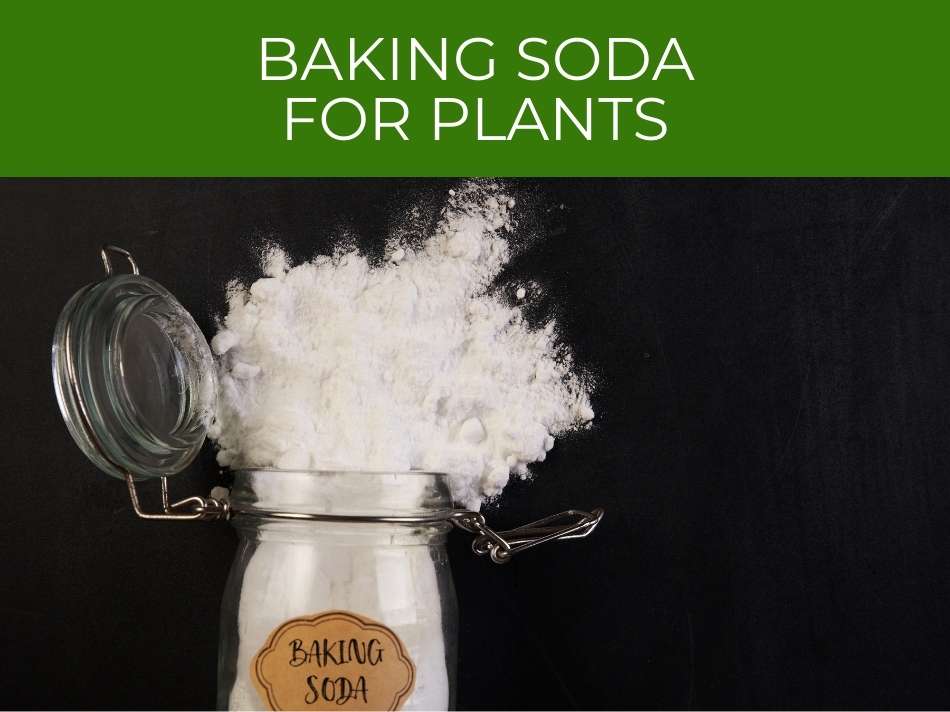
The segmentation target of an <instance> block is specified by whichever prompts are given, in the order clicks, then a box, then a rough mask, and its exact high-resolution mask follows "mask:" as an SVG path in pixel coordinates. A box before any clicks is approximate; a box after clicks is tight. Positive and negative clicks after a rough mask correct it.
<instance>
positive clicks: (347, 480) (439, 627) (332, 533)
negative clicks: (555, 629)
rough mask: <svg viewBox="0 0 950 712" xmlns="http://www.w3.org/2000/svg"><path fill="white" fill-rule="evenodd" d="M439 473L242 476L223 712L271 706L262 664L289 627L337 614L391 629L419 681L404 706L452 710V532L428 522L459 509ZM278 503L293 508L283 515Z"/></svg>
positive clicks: (226, 608) (223, 649)
mask: <svg viewBox="0 0 950 712" xmlns="http://www.w3.org/2000/svg"><path fill="white" fill-rule="evenodd" d="M288 477H289V479H288ZM438 477H440V476H438V475H428V474H416V473H412V474H405V473H402V474H397V475H383V474H380V473H370V474H367V473H332V474H331V473H299V472H298V473H292V474H290V475H289V476H288V474H287V473H281V472H276V471H268V472H262V471H248V472H245V473H238V475H237V482H236V486H235V489H234V490H233V494H232V505H233V506H234V507H235V509H236V511H238V512H239V513H238V514H237V515H236V516H235V518H234V520H233V522H234V525H235V528H236V529H237V531H238V535H239V547H238V551H237V554H236V557H235V560H234V564H233V566H232V569H231V574H230V577H229V579H228V583H227V587H226V590H225V594H224V598H223V601H222V610H221V638H220V648H219V665H218V706H219V708H222V709H235V710H245V709H248V710H250V709H255V710H256V709H262V708H265V709H266V708H267V707H268V706H269V705H268V703H267V701H266V700H264V699H262V696H261V692H260V690H259V687H257V686H256V684H255V680H254V671H253V667H254V665H255V656H257V655H258V653H259V651H261V649H262V648H263V647H264V646H265V644H266V643H267V641H268V639H269V637H270V636H271V635H272V633H274V631H275V630H277V629H278V628H280V627H281V626H282V625H283V624H285V623H286V622H287V621H290V620H292V619H297V618H301V617H306V616H317V615H319V614H322V613H326V612H329V611H342V612H346V613H349V614H353V615H354V616H357V617H359V618H361V619H366V620H370V621H373V622H376V623H378V624H381V626H384V627H385V628H387V629H389V631H391V632H392V633H393V634H394V635H395V637H396V638H397V639H398V641H400V642H401V644H402V646H403V648H404V649H405V652H406V653H407V654H408V657H409V658H410V659H411V660H412V665H413V666H414V681H413V685H412V691H411V693H409V694H408V696H407V697H405V698H404V699H401V700H400V704H399V708H400V709H405V710H410V709H426V710H437V709H450V708H451V707H452V706H453V704H454V693H455V666H456V640H457V605H456V599H455V590H454V587H453V584H452V577H451V571H450V568H449V561H448V555H447V552H446V547H445V541H446V537H447V534H448V529H449V528H450V526H449V525H448V524H446V523H445V522H444V521H438V517H437V516H431V517H430V516H429V515H437V514H438V512H439V511H441V510H442V509H444V508H445V507H448V506H449V501H448V499H447V494H446V493H443V492H441V486H440V483H438V482H436V481H435V480H432V481H430V479H427V478H438ZM361 478H362V479H361ZM381 478H387V479H381ZM409 478H411V479H409ZM341 489H342V490H345V491H344V492H342V493H341ZM311 496H312V497H313V498H314V499H313V500H312V502H311V504H306V501H307V500H308V499H309V498H310V497H311ZM275 505H282V507H281V508H282V509H284V510H291V511H282V512H278V511H275V510H274V509H273V507H274V506H275ZM301 510H307V511H301ZM242 511H244V513H240V512H242ZM357 511H359V512H363V513H364V514H356V513H355V512H357ZM397 512H398V513H397ZM295 515H296V516H298V517H299V516H301V515H302V516H303V517H304V518H299V519H297V518H294V516H295ZM315 515H316V516H318V517H320V518H318V519H317V518H313V517H314V516H315ZM380 518H384V519H388V520H393V519H400V518H402V519H409V520H416V521H405V522H400V521H380ZM427 518H429V521H421V520H426V519H427ZM334 642H335V641H330V644H331V645H332V644H333V643H334ZM281 654H282V655H283V654H285V653H281ZM327 665H329V664H327ZM314 672H315V673H321V674H326V675H331V673H332V670H328V669H326V668H324V669H317V668H314ZM337 694H338V693H337ZM301 702H302V703H303V702H304V700H301ZM306 702H307V703H308V704H301V706H302V707H303V706H309V702H310V700H309V699H308V700H306ZM337 702H339V700H337ZM357 706H358V704H357ZM333 707H334V708H336V709H346V705H345V704H334V705H333Z"/></svg>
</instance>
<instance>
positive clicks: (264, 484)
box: [229, 468, 454, 519]
mask: <svg viewBox="0 0 950 712" xmlns="http://www.w3.org/2000/svg"><path fill="white" fill-rule="evenodd" d="M449 484H450V483H449V478H448V475H447V474H446V473H442V472H428V471H424V470H404V471H402V472H392V471H388V470H345V469H319V470H317V469H309V470H308V469H299V470H291V469H280V468H243V469H238V470H234V484H233V486H232V487H231V492H230V495H229V498H230V502H231V509H232V510H233V511H235V512H238V513H255V512H256V513H260V514H262V515H264V516H267V515H268V514H272V513H278V512H279V513H283V514H285V515H288V516H291V517H294V518H297V517H299V516H300V515H304V517H305V518H323V517H327V518H331V517H332V518H334V519H346V518H353V517H356V518H360V519H362V518H377V519H379V518H386V519H388V518H398V519H406V518H410V519H418V518H425V519H445V518H446V517H447V516H448V514H449V513H450V512H452V511H453V510H454V507H453V503H452V496H451V489H450V486H449Z"/></svg>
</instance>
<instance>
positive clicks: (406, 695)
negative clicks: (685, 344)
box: [52, 245, 603, 710]
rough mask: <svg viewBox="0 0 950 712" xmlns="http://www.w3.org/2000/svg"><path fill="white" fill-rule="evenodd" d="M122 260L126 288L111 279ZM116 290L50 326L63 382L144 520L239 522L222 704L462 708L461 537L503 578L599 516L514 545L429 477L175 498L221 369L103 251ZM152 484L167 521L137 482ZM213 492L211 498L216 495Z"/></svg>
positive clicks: (173, 312)
mask: <svg viewBox="0 0 950 712" xmlns="http://www.w3.org/2000/svg"><path fill="white" fill-rule="evenodd" d="M115 257H121V258H123V259H124V260H125V262H126V263H127V264H128V267H129V268H130V269H131V273H130V274H121V275H120V274H115V273H114V271H113V264H112V259H113V258H115ZM101 258H102V263H103V267H104V269H105V278H104V279H103V280H102V281H100V282H97V283H94V284H91V285H88V286H86V287H84V288H82V289H81V290H79V291H78V292H77V293H76V295H75V296H74V297H73V298H72V299H71V300H70V302H69V303H68V304H67V305H66V307H65V309H64V310H63V312H62V313H61V315H60V319H59V322H58V323H57V326H56V333H55V337H54V343H53V349H52V366H53V382H54V388H55V391H56V397H57V401H58V403H59V406H60V409H61V411H62V414H63V418H64V419H65V421H66V425H67V427H68V429H69V432H70V433H71V434H72V436H73V438H74V439H75V440H76V443H77V444H78V445H79V447H80V448H81V449H82V451H83V452H84V453H85V454H86V456H87V457H88V458H89V459H90V461H91V462H92V463H93V464H95V465H96V466H97V467H98V468H99V469H100V470H102V471H103V472H106V473H107V474H110V475H112V476H114V477H118V478H122V479H124V480H125V483H126V486H127V488H128V491H129V498H130V500H131V503H132V508H133V510H134V511H135V513H136V514H137V515H138V516H139V517H142V518H143V519H158V520H179V521H181V520H217V519H227V518H229V517H232V521H233V523H234V526H235V527H236V529H237V531H238V534H239V536H240V547H239V549H238V552H237V556H236V558H235V561H234V566H233V568H232V570H231V575H230V578H229V581H228V585H227V590H226V591H225V594H224V600H223V604H222V613H221V623H222V625H221V647H220V654H219V667H218V671H219V672H218V705H219V706H220V707H222V708H230V709H302V708H307V709H314V710H317V709H340V708H344V706H345V708H346V709H354V710H368V709H390V710H395V709H406V710H410V709H427V710H434V709H448V708H450V707H452V705H453V703H454V699H455V657H456V634H457V633H456V626H457V620H456V618H457V614H456V601H455V591H454V589H453V586H452V578H451V575H450V572H449V563H448V556H447V554H446V549H445V541H446V535H447V534H448V531H449V530H450V529H451V528H452V526H453V525H454V526H456V527H458V528H460V529H462V530H464V531H466V532H468V533H470V534H472V535H474V539H473V540H472V549H473V551H474V552H475V553H476V554H479V555H483V556H486V557H488V558H490V559H491V560H492V561H494V562H495V563H499V564H503V563H506V562H508V561H510V560H511V558H512V557H513V556H514V555H515V554H517V553H518V552H520V551H524V550H526V549H530V548H532V547H535V546H538V545H539V544H543V543H545V542H549V541H556V540H564V539H579V538H583V537H586V536H588V535H589V534H590V533H591V532H592V531H594V529H595V528H596V526H597V524H598V523H599V522H600V520H601V518H602V517H603V510H602V509H599V508H598V509H593V510H591V511H590V512H585V511H580V510H574V509H570V510H567V511H564V512H561V513H559V514H555V515H552V516H549V517H545V518H543V519H540V520H538V521H536V522H531V523H530V524H525V525H524V526H521V527H517V528H515V529H510V530H507V531H496V530H494V529H492V528H491V527H489V526H488V524H487V523H486V522H485V518H484V517H483V516H482V515H481V514H479V513H478V512H471V511H466V510H459V509H453V508H452V501H451V497H450V494H449V488H448V485H447V482H446V477H447V476H446V475H442V474H437V473H431V472H398V473H386V472H339V471H290V470H260V469H258V470H241V471H238V472H236V473H235V483H234V487H233V489H232V491H231V493H230V495H229V496H228V497H223V496H221V495H219V494H215V492H214V491H212V496H208V497H201V496H190V497H186V498H184V499H181V500H178V501H173V500H172V499H171V498H170V496H169V484H168V480H169V478H170V477H172V476H174V475H177V474H178V473H180V472H181V471H183V470H184V469H185V468H186V467H187V466H188V465H189V464H190V463H191V462H192V461H193V460H194V458H195V456H196V455H197V453H198V452H199V450H200V449H201V447H202V444H203V443H204V440H205V435H206V433H207V427H208V424H209V422H210V419H211V417H212V416H213V413H214V406H215V392H216V379H215V370H214V361H213V358H212V356H211V350H210V348H209V347H208V344H207V342H206V341H205V339H204V336H203V335H202V333H201V330H200V329H199V328H198V326H197V324H196V323H195V321H194V319H193V318H192V317H191V315H190V314H188V312H187V311H186V310H185V309H184V308H183V307H182V306H181V305H180V304H179V303H178V302H177V301H176V300H175V298H174V297H173V296H172V295H171V293H170V292H168V291H167V290H166V289H165V288H164V287H162V286H161V285H159V284H157V283H156V282H154V281H153V280H150V279H148V278H147V277H143V276H142V275H140V274H139V268H138V264H137V263H136V262H135V260H134V259H133V258H132V255H130V254H129V253H128V251H126V250H124V249H122V248H120V247H116V246H112V245H107V246H105V247H103V249H102V252H101ZM155 479H157V480H158V481H159V483H160V488H161V489H160V492H161V508H160V509H159V510H157V511H154V510H153V511H148V510H147V509H146V508H144V507H143V506H142V505H141V503H140V501H139V495H138V487H139V485H145V484H147V483H148V481H149V480H155ZM216 489H217V488H216Z"/></svg>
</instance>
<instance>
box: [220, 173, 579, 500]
mask: <svg viewBox="0 0 950 712" xmlns="http://www.w3.org/2000/svg"><path fill="white" fill-rule="evenodd" d="M513 207H514V200H512V199H511V198H509V197H508V196H506V195H504V194H502V193H501V192H500V191H499V190H498V189H497V188H494V187H491V186H489V187H485V186H477V185H474V184H469V185H466V186H464V187H463V188H462V189H460V190H457V191H452V192H450V196H449V198H448V202H447V205H446V208H445V210H444V213H443V216H442V218H441V220H440V221H439V223H438V225H437V226H436V227H435V229H434V230H433V231H432V234H431V235H429V236H428V237H427V238H425V239H423V240H421V241H419V240H417V241H416V242H415V243H413V242H412V241H403V242H401V243H400V242H398V241H397V240H395V239H392V240H390V245H389V252H388V255H387V259H386V260H385V261H383V262H381V263H379V264H374V263H373V262H371V261H370V260H369V259H368V258H367V257H366V256H365V255H363V254H361V253H359V252H358V251H356V250H348V251H341V252H339V253H338V254H335V255H332V256H319V257H316V258H314V259H312V260H311V261H309V262H305V263H303V264H299V265H296V266H292V265H291V263H290V260H289V258H288V256H287V255H286V254H285V253H284V252H283V251H282V250H280V249H279V248H272V249H270V250H269V251H268V252H267V253H266V254H265V257H264V263H263V270H264V274H265V276H264V277H263V278H261V279H258V280H257V281H256V282H254V283H253V284H252V285H251V286H250V287H249V288H242V287H240V286H237V285H232V288H231V293H230V298H229V304H228V313H227V315H226V317H225V318H224V322H223V325H222V328H221V330H220V331H219V332H218V334H217V335H216V336H215V337H214V339H213V340H212V344H211V345H212V348H213V350H214V352H215V353H216V354H218V355H219V380H220V394H219V399H218V408H217V414H216V421H215V423H214V425H213V427H212V432H211V436H212V438H214V439H215V440H216V441H217V444H218V447H219V452H218V461H219V462H220V463H221V464H222V465H228V466H231V467H277V468H285V469H308V468H312V469H370V470H387V471H395V472H398V471H404V470H409V469H425V470H433V471H441V472H447V473H449V474H450V476H451V487H452V494H453V497H454V498H455V500H456V501H458V502H460V503H461V504H463V505H464V506H466V507H469V508H472V509H478V507H479V506H480V505H481V503H482V502H483V501H484V499H485V498H486V497H492V496H495V495H498V494H499V493H500V492H501V491H502V488H503V487H504V486H505V484H506V483H507V482H508V479H509V476H510V475H511V474H512V473H514V474H518V475H526V474H527V472H528V470H527V466H528V465H529V464H530V463H533V462H538V461H541V460H544V458H545V455H546V453H547V452H548V451H549V450H550V449H551V447H552V446H553V445H554V438H555V436H557V435H560V434H562V433H564V432H567V431H569V430H572V429H575V428H578V427H581V426H583V425H584V424H586V423H587V422H588V421H590V420H591V418H593V411H592V410H591V407H590V401H589V397H588V393H587V389H586V388H585V385H584V383H583V382H582V380H581V379H580V378H578V377H577V376H576V375H575V374H574V373H573V371H572V360H571V356H570V352H569V351H568V349H567V348H565V347H564V346H563V344H561V343H560V342H559V340H558V337H557V333H556V331H555V325H554V323H553V322H549V323H547V324H546V325H545V326H543V327H542V328H532V327H531V326H530V325H529V324H528V323H527V321H526V319H525V317H524V314H523V313H522V308H521V306H519V305H514V306H513V305H511V304H509V303H507V301H506V300H505V299H504V297H503V295H501V296H496V294H495V293H494V292H493V291H492V290H491V287H492V286H493V283H494V282H495V280H496V278H497V277H498V275H499V273H500V271H501V270H502V268H503V267H504V265H505V264H506V262H507V261H508V259H509V256H510V254H511V248H510V245H509V240H508V237H509V236H510V234H511V229H512V221H511V209H512V208H513ZM524 295H525V292H524V291H523V290H519V291H518V294H517V297H518V300H519V302H520V301H521V300H522V299H523V297H524Z"/></svg>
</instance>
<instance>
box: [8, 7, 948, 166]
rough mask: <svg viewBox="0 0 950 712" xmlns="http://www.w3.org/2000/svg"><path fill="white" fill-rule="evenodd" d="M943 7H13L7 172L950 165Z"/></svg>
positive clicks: (10, 43)
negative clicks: (947, 133)
mask: <svg viewBox="0 0 950 712" xmlns="http://www.w3.org/2000/svg"><path fill="white" fill-rule="evenodd" d="M947 7H948V6H947V5H946V4H943V3H924V2H912V1H911V2H904V3H897V4H889V5H882V4H871V3H857V2H850V3H829V2H813V1H809V0H803V1H800V2H795V3H763V2H732V3H709V2H703V3H699V2H696V3H687V2H653V3H617V2H594V1H591V0H586V1H585V2H578V3H576V4H573V5H571V4H568V3H553V2H545V3H540V2H520V3H515V2H495V1H491V2H487V1H485V2H466V3H444V2H442V3H433V2H401V3H400V2H389V3H375V2H364V3H357V2H350V3H344V4H332V5H331V4H329V3H325V2H284V3H263V2H262V3H257V4H251V3H241V4H238V3H216V2H215V3H212V2H207V3H205V2H194V1H192V2H178V1H167V2H163V3H155V4H148V5H142V4H136V3H93V4H79V3H70V4H65V3H64V4H63V5H62V6H58V7H57V6H55V5H51V4H47V3H26V4H10V5H9V6H8V7H7V8H6V9H5V11H4V15H5V18H4V23H3V24H4V38H3V42H2V48H0V53H2V66H3V71H4V74H5V77H4V78H5V81H4V93H5V101H4V106H3V110H2V112H0V175H5V176H446V175H453V176H454V175H470V176H485V175H491V176H832V175H834V176H878V175H917V176H937V175H950V142H948V141H947V140H946V138H945V132H946V130H947V126H948V124H950V122H948V119H950V115H948V113H950V112H948V101H947V90H946V84H947V81H946V78H945V75H946V74H947V70H948V68H950V59H948V53H950V50H948V42H947V40H946V33H947V31H948V29H947V28H948V27H950V22H948V20H950V11H948V9H947Z"/></svg>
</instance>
